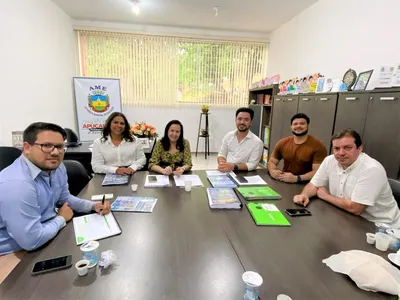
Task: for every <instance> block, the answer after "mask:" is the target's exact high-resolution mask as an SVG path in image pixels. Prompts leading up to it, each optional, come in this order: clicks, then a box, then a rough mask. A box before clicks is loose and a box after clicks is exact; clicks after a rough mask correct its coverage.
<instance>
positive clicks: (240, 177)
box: [236, 175, 248, 183]
mask: <svg viewBox="0 0 400 300" xmlns="http://www.w3.org/2000/svg"><path fill="white" fill-rule="evenodd" d="M236 180H237V181H238V182H240V183H248V181H247V179H246V178H244V177H243V176H242V175H236Z"/></svg>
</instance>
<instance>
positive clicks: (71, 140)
mask: <svg viewBox="0 0 400 300" xmlns="http://www.w3.org/2000/svg"><path fill="white" fill-rule="evenodd" d="M64 130H65V132H66V133H67V142H66V143H65V146H67V147H78V146H79V145H80V144H82V143H81V142H79V138H78V135H77V134H76V133H75V132H74V131H73V130H72V129H69V128H64Z"/></svg>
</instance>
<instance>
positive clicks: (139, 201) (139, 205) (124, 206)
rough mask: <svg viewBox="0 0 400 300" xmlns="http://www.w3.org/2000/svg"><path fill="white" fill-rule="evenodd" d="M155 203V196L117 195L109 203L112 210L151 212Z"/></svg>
mask: <svg viewBox="0 0 400 300" xmlns="http://www.w3.org/2000/svg"><path fill="white" fill-rule="evenodd" d="M156 203H157V198H155V197H129V196H118V197H117V199H115V201H114V202H113V203H112V204H111V210H112V211H130V212H149V213H151V212H153V209H154V206H155V205H156Z"/></svg>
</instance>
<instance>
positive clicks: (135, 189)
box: [131, 184, 138, 192]
mask: <svg viewBox="0 0 400 300" xmlns="http://www.w3.org/2000/svg"><path fill="white" fill-rule="evenodd" d="M131 189H132V192H136V191H137V189H138V185H137V184H132V185H131Z"/></svg>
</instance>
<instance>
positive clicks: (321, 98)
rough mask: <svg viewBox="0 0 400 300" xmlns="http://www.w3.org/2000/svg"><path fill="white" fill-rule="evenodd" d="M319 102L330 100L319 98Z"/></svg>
mask: <svg viewBox="0 0 400 300" xmlns="http://www.w3.org/2000/svg"><path fill="white" fill-rule="evenodd" d="M319 100H321V101H327V100H329V98H319Z"/></svg>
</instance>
